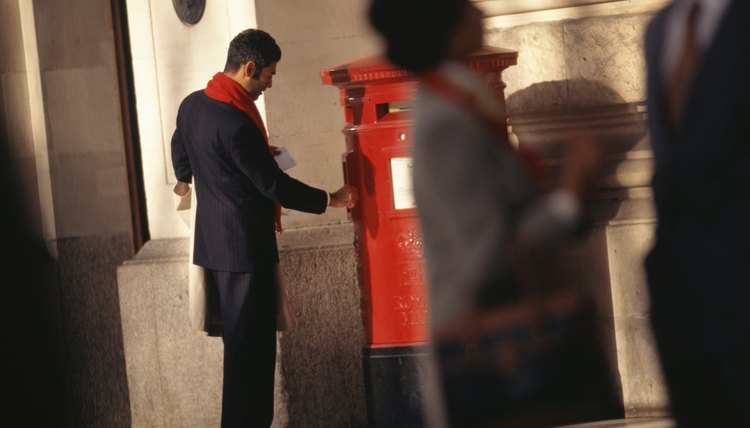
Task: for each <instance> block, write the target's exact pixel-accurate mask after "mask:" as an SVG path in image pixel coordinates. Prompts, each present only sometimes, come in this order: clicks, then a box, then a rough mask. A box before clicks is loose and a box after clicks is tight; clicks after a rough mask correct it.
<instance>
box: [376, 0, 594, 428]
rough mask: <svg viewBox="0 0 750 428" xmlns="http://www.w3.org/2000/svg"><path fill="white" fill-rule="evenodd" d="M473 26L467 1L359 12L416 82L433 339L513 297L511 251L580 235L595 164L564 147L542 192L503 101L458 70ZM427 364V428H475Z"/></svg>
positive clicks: (476, 37) (589, 151) (589, 141)
mask: <svg viewBox="0 0 750 428" xmlns="http://www.w3.org/2000/svg"><path fill="white" fill-rule="evenodd" d="M482 18H483V14H482V12H481V11H480V10H479V9H478V8H477V7H476V6H475V5H474V4H473V3H471V2H470V0H441V1H439V2H436V1H434V0H373V2H372V4H371V9H370V20H371V23H372V25H373V27H374V28H375V29H376V30H377V31H378V32H379V33H380V34H381V35H382V36H383V38H384V41H385V43H386V56H387V58H388V59H389V60H390V61H391V62H392V63H393V64H394V65H396V66H399V67H402V68H405V69H407V70H409V71H411V72H413V73H414V74H415V75H416V76H417V78H418V79H419V84H420V86H419V90H418V93H417V97H416V105H415V107H414V116H413V134H412V141H411V144H412V146H411V149H412V156H413V168H414V169H413V174H414V175H413V188H414V196H415V199H416V205H417V212H418V220H419V223H420V228H421V231H422V234H423V244H424V261H425V266H426V269H427V284H428V288H429V290H428V291H429V292H428V295H429V296H430V325H429V328H430V331H431V335H432V338H433V339H434V338H435V337H436V336H435V335H436V332H440V331H441V330H442V329H444V327H445V326H448V325H451V324H452V323H454V322H457V321H459V322H460V321H461V320H464V319H468V318H470V317H472V315H473V314H476V313H477V311H479V310H483V309H485V308H488V307H492V306H497V305H501V304H503V303H506V302H509V301H511V300H514V299H516V298H518V297H519V293H520V290H519V287H518V284H517V283H516V282H515V281H514V272H513V266H512V263H513V262H512V260H513V259H514V257H515V255H516V254H517V251H516V250H517V249H518V248H525V249H532V250H533V249H538V248H551V247H554V246H555V245H556V244H558V243H561V242H563V241H565V240H567V239H569V238H573V237H575V236H580V234H579V232H580V230H581V224H582V217H583V216H582V212H583V209H582V208H583V207H582V202H581V201H582V199H583V198H584V196H585V195H586V193H587V191H588V190H590V188H591V185H592V182H593V180H594V179H595V177H596V176H597V175H598V174H599V172H600V169H601V168H600V167H601V162H602V158H603V153H602V151H601V149H600V148H599V146H598V144H597V143H596V142H595V140H594V139H593V138H590V137H585V138H584V137H582V138H580V139H576V140H571V141H568V142H566V144H565V145H564V146H565V149H566V150H567V152H566V153H565V155H564V156H563V159H562V168H561V169H562V173H561V177H560V180H559V184H558V185H557V186H556V187H554V188H551V189H550V188H543V186H542V183H543V180H541V176H542V175H543V174H542V171H540V164H539V161H538V159H534V157H533V156H531V155H530V154H526V153H525V152H523V153H522V152H519V151H517V150H516V149H515V148H514V147H513V146H511V145H510V143H509V142H508V135H507V123H506V116H505V112H504V109H503V107H502V105H501V104H500V102H499V100H498V99H496V98H495V97H494V96H493V95H492V94H491V92H490V90H489V88H488V85H487V83H486V80H485V78H484V77H483V76H481V75H479V74H477V73H476V72H474V71H473V70H471V69H469V68H468V67H467V66H466V61H467V60H468V59H469V57H470V55H471V54H473V53H475V52H477V50H478V49H480V48H481V47H482V45H483V27H482ZM435 358H436V361H435V363H436V364H435V365H433V366H432V367H431V370H432V373H431V375H430V376H424V377H423V382H424V390H423V393H424V394H426V395H427V397H426V398H425V407H426V409H427V411H428V414H427V418H428V419H429V426H430V427H442V426H445V425H450V426H455V427H469V426H484V425H482V424H483V423H484V422H486V421H483V417H484V416H482V415H481V414H480V413H476V414H472V412H473V411H474V410H468V409H467V407H466V406H465V405H464V404H465V403H464V404H457V403H458V402H460V401H461V400H463V398H462V397H461V395H462V392H461V391H458V390H455V389H453V388H451V387H445V388H444V386H445V384H443V379H444V378H442V376H443V373H441V362H442V361H440V358H439V357H437V356H435ZM505 362H508V361H498V364H503V363H505ZM511 364H513V363H511ZM521 364H523V362H521ZM530 380H531V379H530ZM531 382H532V383H534V382H535V380H531ZM571 386H572V385H571ZM476 392H477V391H476V390H473V391H471V393H472V394H476ZM557 398H558V399H561V400H564V399H565V397H557ZM481 401H483V403H481V404H479V403H477V406H476V409H477V412H487V411H493V410H492V409H491V407H495V408H500V407H502V406H506V407H507V406H509V404H508V403H507V402H504V401H503V398H502V397H487V396H483V397H481ZM470 406H473V405H471V404H470Z"/></svg>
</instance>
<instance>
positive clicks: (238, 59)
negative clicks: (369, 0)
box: [224, 28, 281, 78]
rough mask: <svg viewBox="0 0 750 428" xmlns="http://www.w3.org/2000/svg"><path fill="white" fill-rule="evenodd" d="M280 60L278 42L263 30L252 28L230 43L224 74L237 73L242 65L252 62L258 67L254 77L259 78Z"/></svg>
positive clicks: (235, 37) (238, 35)
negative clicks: (267, 68) (266, 69)
mask: <svg viewBox="0 0 750 428" xmlns="http://www.w3.org/2000/svg"><path fill="white" fill-rule="evenodd" d="M280 59H281V48H279V45H277V44H276V40H274V38H273V37H271V35H270V34H268V33H266V32H265V31H263V30H256V29H253V28H250V29H247V30H245V31H243V32H241V33H240V34H237V35H236V36H234V39H232V41H231V42H230V43H229V51H228V52H227V63H226V65H224V72H225V73H232V72H235V71H237V70H239V69H240V67H241V66H242V64H245V63H246V62H248V61H250V60H252V61H253V62H254V63H255V67H256V68H255V73H254V74H253V77H255V78H258V77H259V76H260V72H261V70H263V69H264V68H265V67H268V66H269V65H271V64H273V63H274V62H278V61H279V60H280Z"/></svg>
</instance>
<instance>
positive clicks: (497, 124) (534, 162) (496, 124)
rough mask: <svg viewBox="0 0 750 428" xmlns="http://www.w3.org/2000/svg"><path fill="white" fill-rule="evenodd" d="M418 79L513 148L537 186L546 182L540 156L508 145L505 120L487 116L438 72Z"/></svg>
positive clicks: (469, 95) (473, 100)
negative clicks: (464, 110)
mask: <svg viewBox="0 0 750 428" xmlns="http://www.w3.org/2000/svg"><path fill="white" fill-rule="evenodd" d="M419 77H420V80H421V81H422V83H424V84H425V85H426V86H427V87H429V88H430V89H432V90H433V91H435V92H436V93H438V94H440V95H442V96H444V97H445V98H447V99H448V100H450V101H452V102H454V103H456V104H458V105H459V106H461V107H464V108H465V109H467V110H468V111H470V112H471V113H472V114H474V116H476V117H477V118H478V119H479V120H480V121H482V123H484V124H485V126H487V127H488V128H489V129H490V130H491V131H492V132H493V133H494V134H496V135H497V136H498V137H499V138H500V140H501V141H502V142H504V143H505V144H508V146H510V147H511V148H513V150H514V151H515V152H516V153H517V154H518V155H519V157H520V158H521V160H522V161H523V164H524V166H525V167H526V170H527V172H528V173H529V175H530V176H531V178H532V179H533V180H534V182H535V183H536V184H537V185H539V186H542V185H543V183H545V182H547V180H548V177H547V174H546V169H545V168H544V165H543V164H542V160H541V158H540V156H539V155H537V154H536V153H534V152H531V151H530V150H529V149H526V148H522V147H518V148H515V147H513V146H512V145H511V144H510V141H509V140H508V125H507V124H506V123H505V120H504V119H505V118H503V117H499V116H497V117H496V116H491V115H489V114H487V112H486V111H485V110H483V109H482V108H481V107H480V106H479V103H478V101H477V99H476V97H475V95H474V94H472V93H470V92H469V91H467V90H466V89H464V88H462V87H460V86H459V85H456V84H455V83H454V82H453V81H451V80H450V79H448V78H446V77H445V76H444V75H442V74H440V73H439V72H427V73H424V74H421V75H420V76H419Z"/></svg>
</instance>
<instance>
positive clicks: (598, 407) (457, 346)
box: [433, 253, 624, 428]
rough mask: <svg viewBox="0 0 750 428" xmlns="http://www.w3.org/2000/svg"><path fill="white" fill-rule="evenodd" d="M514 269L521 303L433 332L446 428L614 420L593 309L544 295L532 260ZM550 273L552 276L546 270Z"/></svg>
mask: <svg viewBox="0 0 750 428" xmlns="http://www.w3.org/2000/svg"><path fill="white" fill-rule="evenodd" d="M523 259H524V260H523V262H519V265H520V266H517V270H518V272H517V273H518V275H517V276H518V277H519V278H520V280H521V281H522V282H524V283H523V284H522V286H521V290H522V293H521V296H520V297H519V298H518V299H516V300H513V301H510V302H507V303H505V304H502V305H499V306H496V307H493V308H491V309H483V310H481V311H478V312H476V313H474V314H472V315H471V316H470V317H467V318H464V319H461V320H459V321H456V322H453V323H450V324H449V325H445V326H443V327H441V328H439V329H437V330H436V331H435V334H434V336H433V342H434V345H435V349H436V353H437V357H438V364H439V366H440V370H441V376H442V382H443V385H442V386H443V391H444V399H445V405H446V412H447V417H448V420H449V422H450V426H451V427H462V428H463V427H467V428H468V427H503V428H513V427H523V428H536V427H540V428H541V427H551V426H557V425H563V424H572V423H580V422H586V421H593V420H602V419H612V418H619V417H622V415H623V413H624V412H623V408H622V404H621V398H620V394H619V381H615V379H614V378H613V374H612V372H611V370H610V369H609V362H608V360H607V356H606V354H605V353H604V348H603V346H602V343H601V340H600V336H599V333H598V331H597V326H596V314H595V309H596V308H595V305H594V301H593V300H592V299H591V298H590V297H589V296H587V295H586V294H585V293H582V292H580V291H578V290H576V289H574V288H571V287H566V288H560V287H557V288H556V289H555V288H545V287H542V286H541V284H540V283H539V282H540V278H539V275H537V274H538V273H539V272H545V269H543V268H542V267H540V266H538V265H537V266H534V260H537V261H538V260H541V259H539V258H536V259H535V258H532V257H531V256H530V254H529V253H526V254H525V255H524V257H523ZM547 272H549V271H548V270H547Z"/></svg>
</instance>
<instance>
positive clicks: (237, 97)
mask: <svg viewBox="0 0 750 428" xmlns="http://www.w3.org/2000/svg"><path fill="white" fill-rule="evenodd" d="M203 92H204V93H205V94H206V96H208V97H209V98H213V99H215V100H216V101H220V102H222V103H226V104H231V105H233V106H235V107H236V108H238V109H240V110H241V111H243V112H244V113H245V114H247V115H248V116H249V117H250V119H252V120H253V122H255V124H256V125H257V126H258V128H259V129H260V130H261V133H262V134H263V137H264V138H265V139H266V144H268V150H269V151H271V146H270V144H269V142H268V131H266V126H265V125H264V124H263V119H262V118H261V117H260V112H259V111H258V107H256V106H255V101H254V100H253V99H252V97H250V94H248V93H247V91H246V90H245V89H244V88H243V87H242V86H240V84H239V83H237V82H235V81H234V80H233V79H232V78H231V77H229V76H227V75H226V74H224V73H222V72H218V73H216V74H214V77H213V78H212V79H211V80H209V81H208V85H207V86H206V89H205V90H204V91H203ZM271 154H272V155H273V152H271ZM273 226H274V229H276V231H277V232H281V205H279V204H276V212H275V215H274V219H273Z"/></svg>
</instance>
